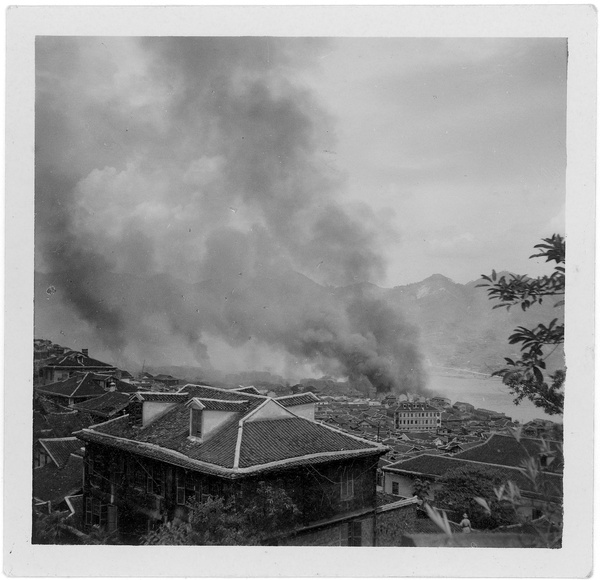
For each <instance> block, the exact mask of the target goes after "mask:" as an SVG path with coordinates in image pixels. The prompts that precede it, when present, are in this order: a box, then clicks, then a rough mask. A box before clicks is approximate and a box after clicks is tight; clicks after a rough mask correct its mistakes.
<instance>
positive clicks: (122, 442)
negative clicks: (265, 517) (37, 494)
mask: <svg viewBox="0 0 600 580" xmlns="http://www.w3.org/2000/svg"><path fill="white" fill-rule="evenodd" d="M74 434H75V435H76V436H77V437H78V438H80V439H82V440H83V441H89V442H93V443H101V444H104V445H108V446H110V447H114V448H116V449H121V450H123V451H130V452H133V453H137V454H139V455H142V456H144V457H148V458H150V459H156V460H158V461H163V462H165V463H169V464H171V465H177V466H179V467H185V468H187V469H193V470H195V471H199V472H202V473H207V474H211V475H219V476H221V477H226V478H230V479H236V478H240V477H246V476H250V475H254V474H256V473H263V472H268V471H274V470H280V469H287V468H292V467H297V466H301V465H314V464H318V463H325V462H328V461H334V460H342V459H348V458H351V457H366V456H369V455H377V456H379V455H383V454H384V453H386V452H387V451H388V449H387V448H385V447H383V448H380V447H373V448H371V449H358V450H348V451H335V452H328V453H315V454H311V455H304V456H301V457H294V458H290V459H285V460H281V461H276V462H271V463H266V464H262V465H254V466H252V467H238V468H227V467H220V466H218V465H215V464H211V463H206V462H204V461H199V460H196V459H191V458H190V457H188V456H187V455H185V454H183V453H180V452H178V451H174V450H171V449H166V448H164V447H160V446H159V445H155V444H153V443H146V442H141V441H134V440H132V439H124V438H122V437H115V436H113V435H108V434H106V433H98V432H96V431H93V430H92V429H89V428H88V429H82V430H81V431H77V432H76V433H74Z"/></svg>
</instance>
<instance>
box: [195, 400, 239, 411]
mask: <svg viewBox="0 0 600 580" xmlns="http://www.w3.org/2000/svg"><path fill="white" fill-rule="evenodd" d="M198 400H199V401H200V402H201V403H202V406H203V407H204V408H205V409H206V410H207V411H230V412H233V413H240V412H244V411H246V410H247V409H248V406H249V404H250V401H247V400H246V401H219V400H213V399H198Z"/></svg>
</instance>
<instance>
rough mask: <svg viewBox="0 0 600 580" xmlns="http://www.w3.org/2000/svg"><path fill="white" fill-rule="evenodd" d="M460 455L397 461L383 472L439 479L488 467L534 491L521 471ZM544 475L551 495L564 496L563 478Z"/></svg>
mask: <svg viewBox="0 0 600 580" xmlns="http://www.w3.org/2000/svg"><path fill="white" fill-rule="evenodd" d="M458 455H459V454H456V455H454V456H452V457H449V456H448V455H434V454H431V453H426V454H422V455H418V456H417V457H412V458H410V459H404V460H401V461H397V462H396V463H392V464H391V465H387V466H386V467H384V468H383V470H384V471H389V472H395V473H400V474H406V475H413V476H414V475H416V476H419V477H429V478H433V479H437V478H439V477H442V476H443V475H445V474H446V473H447V472H448V471H450V470H452V469H456V468H458V467H477V466H483V465H485V466H486V467H489V468H493V469H496V470H498V471H500V472H503V473H504V475H505V476H506V480H507V481H513V482H514V483H516V484H517V485H518V486H519V488H520V489H521V490H525V491H532V489H533V488H532V483H531V481H530V480H529V479H528V478H527V477H525V475H524V474H523V472H522V471H521V469H518V468H516V467H507V466H504V465H497V464H494V463H482V462H478V461H468V460H465V459H460V458H458ZM544 475H545V476H547V477H548V478H549V483H550V484H551V485H552V486H553V487H554V492H555V493H553V494H551V495H557V496H558V495H562V476H561V475H560V474H556V473H546V474H544Z"/></svg>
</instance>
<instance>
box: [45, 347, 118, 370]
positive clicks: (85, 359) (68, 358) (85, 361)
mask: <svg viewBox="0 0 600 580" xmlns="http://www.w3.org/2000/svg"><path fill="white" fill-rule="evenodd" d="M46 366H48V367H61V368H73V367H76V368H81V369H82V370H83V369H85V368H86V367H92V368H106V369H116V368H117V367H115V366H113V365H111V364H108V363H105V362H102V361H99V360H97V359H95V358H92V357H90V356H87V355H85V354H83V353H82V352H79V351H76V350H71V351H69V352H67V353H66V354H64V355H63V356H61V357H60V358H59V359H58V360H57V361H55V362H51V363H48V364H47V365H46Z"/></svg>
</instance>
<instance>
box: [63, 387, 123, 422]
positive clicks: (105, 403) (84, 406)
mask: <svg viewBox="0 0 600 580" xmlns="http://www.w3.org/2000/svg"><path fill="white" fill-rule="evenodd" d="M130 397H131V395H129V394H128V393H119V391H109V392H108V393H104V394H103V395H100V396H99V397H94V398H93V399H90V400H88V401H83V402H81V403H77V404H76V405H73V408H74V409H77V410H78V411H84V412H87V413H93V414H94V415H100V416H101V417H111V416H112V415H114V414H115V413H118V412H119V411H122V410H123V409H125V408H126V407H127V405H128V404H129V399H130Z"/></svg>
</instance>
